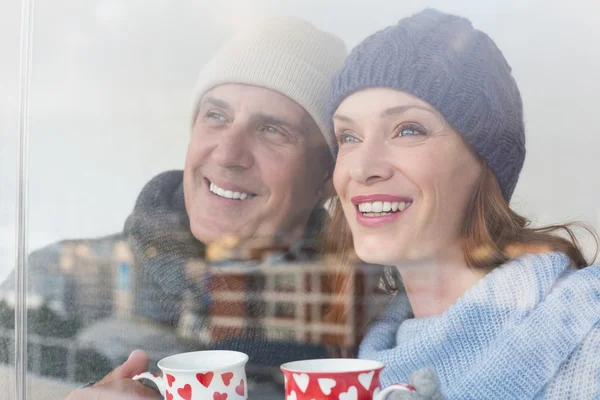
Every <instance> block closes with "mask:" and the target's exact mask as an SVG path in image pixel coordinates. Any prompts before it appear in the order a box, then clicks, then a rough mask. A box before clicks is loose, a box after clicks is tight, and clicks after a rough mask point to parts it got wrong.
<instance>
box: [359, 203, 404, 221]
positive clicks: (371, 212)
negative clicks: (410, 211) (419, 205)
mask: <svg viewBox="0 0 600 400" xmlns="http://www.w3.org/2000/svg"><path fill="white" fill-rule="evenodd" d="M411 204H412V201H408V202H405V201H400V202H396V201H394V202H392V201H374V202H368V203H359V204H358V210H359V211H360V212H361V213H363V214H365V215H366V216H368V217H378V216H381V215H388V214H390V213H393V212H397V211H404V210H406V209H407V208H408V207H409V206H410V205H411Z"/></svg>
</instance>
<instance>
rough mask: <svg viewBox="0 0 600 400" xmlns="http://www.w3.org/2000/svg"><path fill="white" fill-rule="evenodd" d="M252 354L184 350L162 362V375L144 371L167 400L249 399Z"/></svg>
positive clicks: (145, 375)
mask: <svg viewBox="0 0 600 400" xmlns="http://www.w3.org/2000/svg"><path fill="white" fill-rule="evenodd" d="M247 362H248V356H247V355H246V354H244V353H240V352H238V351H227V350H207V351H194V352H191V353H181V354H176V355H174V356H169V357H166V358H163V359H162V360H160V361H159V362H158V368H159V369H160V370H161V371H162V374H163V375H162V377H160V376H158V375H156V374H152V373H150V372H144V373H141V374H139V375H136V376H134V377H133V379H134V380H136V381H137V380H140V379H149V380H151V381H152V382H154V383H155V384H156V386H157V387H158V390H159V391H160V394H161V395H162V396H163V397H164V398H165V400H205V399H210V400H246V399H248V385H247V380H246V369H245V367H246V363H247Z"/></svg>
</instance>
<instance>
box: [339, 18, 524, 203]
mask: <svg viewBox="0 0 600 400" xmlns="http://www.w3.org/2000/svg"><path fill="white" fill-rule="evenodd" d="M371 87H387V88H392V89H396V90H402V91H405V92H407V93H411V94H413V95H414V96H417V97H419V98H420V99H422V100H424V101H426V102H428V103H429V104H431V105H432V106H433V107H435V109H437V110H438V111H439V112H440V113H441V114H442V115H443V116H444V118H445V119H446V120H447V121H448V122H449V123H450V125H452V127H453V128H454V129H456V130H457V131H458V132H459V133H460V134H461V135H462V136H463V137H464V139H465V140H466V141H467V143H469V144H470V145H471V147H472V148H473V149H474V150H475V151H476V152H477V153H478V154H479V155H480V156H481V157H482V158H483V159H484V160H485V161H486V162H487V164H488V165H489V167H490V168H491V169H492V171H493V172H494V174H495V175H496V177H497V179H498V181H499V183H500V187H501V189H502V194H503V196H504V198H505V199H506V201H510V198H511V196H512V194H513V191H514V189H515V186H516V184H517V180H518V178H519V173H520V172H521V169H522V167H523V162H524V160H525V129H524V124H523V103H522V101H521V95H520V93H519V89H518V88H517V84H516V82H515V80H514V79H513V77H512V76H511V68H510V66H509V65H508V63H507V62H506V60H505V59H504V56H503V55H502V52H501V51H500V50H499V49H498V47H496V44H495V43H494V42H493V41H492V39H490V38H489V37H488V36H487V35H486V34H485V33H483V32H480V31H478V30H476V29H474V28H473V26H472V25H471V22H470V21H469V20H467V19H465V18H462V17H457V16H454V15H449V14H445V13H442V12H440V11H437V10H433V9H426V10H424V11H422V12H420V13H418V14H416V15H413V16H412V17H409V18H405V19H402V20H400V21H399V22H398V24H396V25H394V26H390V27H388V28H386V29H384V30H382V31H379V32H377V33H375V34H373V35H371V36H369V37H368V38H366V39H365V40H363V41H362V43H360V44H359V45H358V46H356V47H355V48H354V49H353V50H352V52H351V53H350V55H349V56H348V58H347V59H346V62H345V63H344V66H343V67H342V69H341V70H340V71H339V72H338V73H337V75H336V76H335V77H334V79H333V83H332V91H331V97H330V102H329V116H330V117H331V116H332V115H333V113H334V112H335V110H336V109H337V108H338V106H339V105H340V103H341V102H342V101H343V100H344V99H345V98H346V97H348V96H349V95H350V94H352V93H354V92H357V91H359V90H362V89H366V88H371Z"/></svg>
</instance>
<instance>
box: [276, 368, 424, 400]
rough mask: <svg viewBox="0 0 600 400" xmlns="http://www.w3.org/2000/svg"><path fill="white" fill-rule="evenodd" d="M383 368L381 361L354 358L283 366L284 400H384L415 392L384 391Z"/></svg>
mask: <svg viewBox="0 0 600 400" xmlns="http://www.w3.org/2000/svg"><path fill="white" fill-rule="evenodd" d="M383 368H384V365H383V364H382V363H380V362H378V361H370V360H358V359H353V358H352V359H349V358H331V359H322V360H303V361H294V362H289V363H286V364H283V365H282V366H281V370H282V371H283V375H284V377H285V396H286V397H285V400H312V399H320V400H384V399H385V398H386V397H387V395H388V394H390V393H392V392H399V391H407V390H408V391H415V388H414V387H412V386H410V385H407V384H403V383H398V384H394V385H392V386H390V387H387V388H386V389H384V390H381V389H380V388H379V375H380V374H381V371H382V370H383Z"/></svg>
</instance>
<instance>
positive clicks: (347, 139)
mask: <svg viewBox="0 0 600 400" xmlns="http://www.w3.org/2000/svg"><path fill="white" fill-rule="evenodd" d="M338 142H339V144H344V143H355V142H358V139H357V138H355V137H354V136H352V135H349V134H347V133H342V134H341V135H339V136H338Z"/></svg>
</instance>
